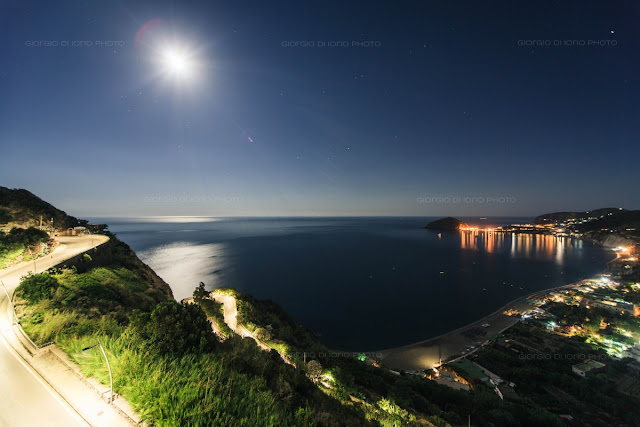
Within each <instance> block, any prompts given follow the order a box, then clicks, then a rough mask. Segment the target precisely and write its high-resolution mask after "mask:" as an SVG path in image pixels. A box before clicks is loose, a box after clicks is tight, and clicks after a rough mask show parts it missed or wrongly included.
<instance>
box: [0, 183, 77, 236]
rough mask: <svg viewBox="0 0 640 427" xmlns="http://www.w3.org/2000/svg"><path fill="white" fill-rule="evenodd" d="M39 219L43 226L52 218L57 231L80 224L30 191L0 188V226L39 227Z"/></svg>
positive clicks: (48, 223)
mask: <svg viewBox="0 0 640 427" xmlns="http://www.w3.org/2000/svg"><path fill="white" fill-rule="evenodd" d="M40 217H42V222H43V225H44V224H46V225H50V224H51V218H53V227H55V228H57V229H65V228H69V227H77V226H79V225H80V224H81V221H80V220H78V219H77V218H75V217H73V216H71V215H67V213H66V212H64V211H61V210H60V209H57V208H56V207H54V206H53V205H52V204H50V203H47V202H45V201H44V200H42V199H41V198H39V197H38V196H36V195H35V194H33V193H31V192H30V191H27V190H24V189H11V188H7V187H2V186H0V225H3V223H5V224H6V225H5V228H12V227H20V228H29V227H37V226H39V225H40Z"/></svg>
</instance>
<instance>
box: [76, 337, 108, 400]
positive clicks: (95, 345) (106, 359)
mask: <svg viewBox="0 0 640 427" xmlns="http://www.w3.org/2000/svg"><path fill="white" fill-rule="evenodd" d="M97 340H98V344H94V345H92V346H89V347H85V348H83V349H82V351H87V350H90V349H92V348H93V347H97V346H100V350H102V355H103V356H104V360H105V361H106V362H107V369H109V385H110V389H111V395H110V396H109V404H111V403H112V402H113V376H112V375H111V365H110V364H109V359H108V358H107V353H105V352H104V347H103V346H102V343H101V342H100V338H98V339H97Z"/></svg>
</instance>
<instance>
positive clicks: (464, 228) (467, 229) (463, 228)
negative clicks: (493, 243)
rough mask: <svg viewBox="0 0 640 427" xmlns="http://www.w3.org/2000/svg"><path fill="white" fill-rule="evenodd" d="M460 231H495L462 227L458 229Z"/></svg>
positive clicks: (493, 229) (492, 229)
mask: <svg viewBox="0 0 640 427" xmlns="http://www.w3.org/2000/svg"><path fill="white" fill-rule="evenodd" d="M458 230H460V231H495V228H479V227H462V226H460V227H459V228H458Z"/></svg>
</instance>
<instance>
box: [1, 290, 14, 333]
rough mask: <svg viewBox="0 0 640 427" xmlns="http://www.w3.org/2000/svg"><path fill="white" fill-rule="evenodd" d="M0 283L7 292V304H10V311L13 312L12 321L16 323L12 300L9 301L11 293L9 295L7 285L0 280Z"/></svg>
mask: <svg viewBox="0 0 640 427" xmlns="http://www.w3.org/2000/svg"><path fill="white" fill-rule="evenodd" d="M0 284H2V287H3V288H4V292H5V293H6V294H7V300H8V301H9V305H10V306H11V312H12V313H13V319H12V322H13V324H14V325H15V324H16V310H15V308H14V307H13V301H11V295H9V291H8V290H7V287H6V286H5V285H4V282H3V281H1V280H0Z"/></svg>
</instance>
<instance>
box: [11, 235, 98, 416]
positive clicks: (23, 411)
mask: <svg viewBox="0 0 640 427" xmlns="http://www.w3.org/2000/svg"><path fill="white" fill-rule="evenodd" d="M57 240H58V241H59V242H60V243H61V245H60V246H58V247H57V248H56V250H55V251H54V252H53V254H51V255H47V256H46V257H44V258H41V259H39V260H37V261H36V263H35V269H36V271H37V272H40V271H43V270H46V269H47V268H49V267H50V266H52V265H56V264H57V263H60V262H62V261H65V260H67V259H69V258H71V257H73V256H75V255H78V254H80V253H82V252H84V251H86V250H88V249H90V248H92V247H93V246H95V245H98V244H100V243H103V242H105V241H107V240H109V238H108V237H106V236H93V237H84V236H74V237H58V238H57ZM33 271H34V263H33V261H30V262H26V263H22V264H19V265H16V266H14V267H11V268H9V269H5V270H0V280H2V282H3V283H4V285H5V286H6V288H7V290H8V292H9V294H11V292H12V291H13V289H15V288H16V287H17V286H18V284H19V283H20V277H22V276H24V275H25V274H27V273H29V272H33ZM0 304H1V305H2V306H3V308H4V305H5V304H8V301H7V296H6V293H5V292H4V290H0ZM0 328H1V331H0V332H2V334H0V425H1V426H11V427H20V426H25V427H26V426H47V427H49V426H78V425H83V426H86V425H87V424H86V422H84V421H83V420H82V418H80V417H79V416H78V415H77V414H76V413H75V411H74V410H73V409H71V408H70V407H69V405H68V404H67V403H66V402H65V401H64V400H63V399H62V398H61V397H60V395H58V393H56V392H55V391H54V390H53V389H52V388H51V387H50V386H49V385H48V384H47V383H46V382H45V381H44V380H43V379H42V378H41V377H40V376H39V375H38V374H37V373H36V372H35V371H34V370H33V369H32V368H31V367H30V366H29V365H28V364H27V363H26V362H25V361H24V360H23V359H22V358H21V356H20V355H18V354H17V353H16V352H15V351H14V350H13V348H11V347H10V346H9V345H8V343H7V342H6V340H5V338H4V336H3V335H4V334H6V333H11V332H10V325H9V324H2V325H0Z"/></svg>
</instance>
